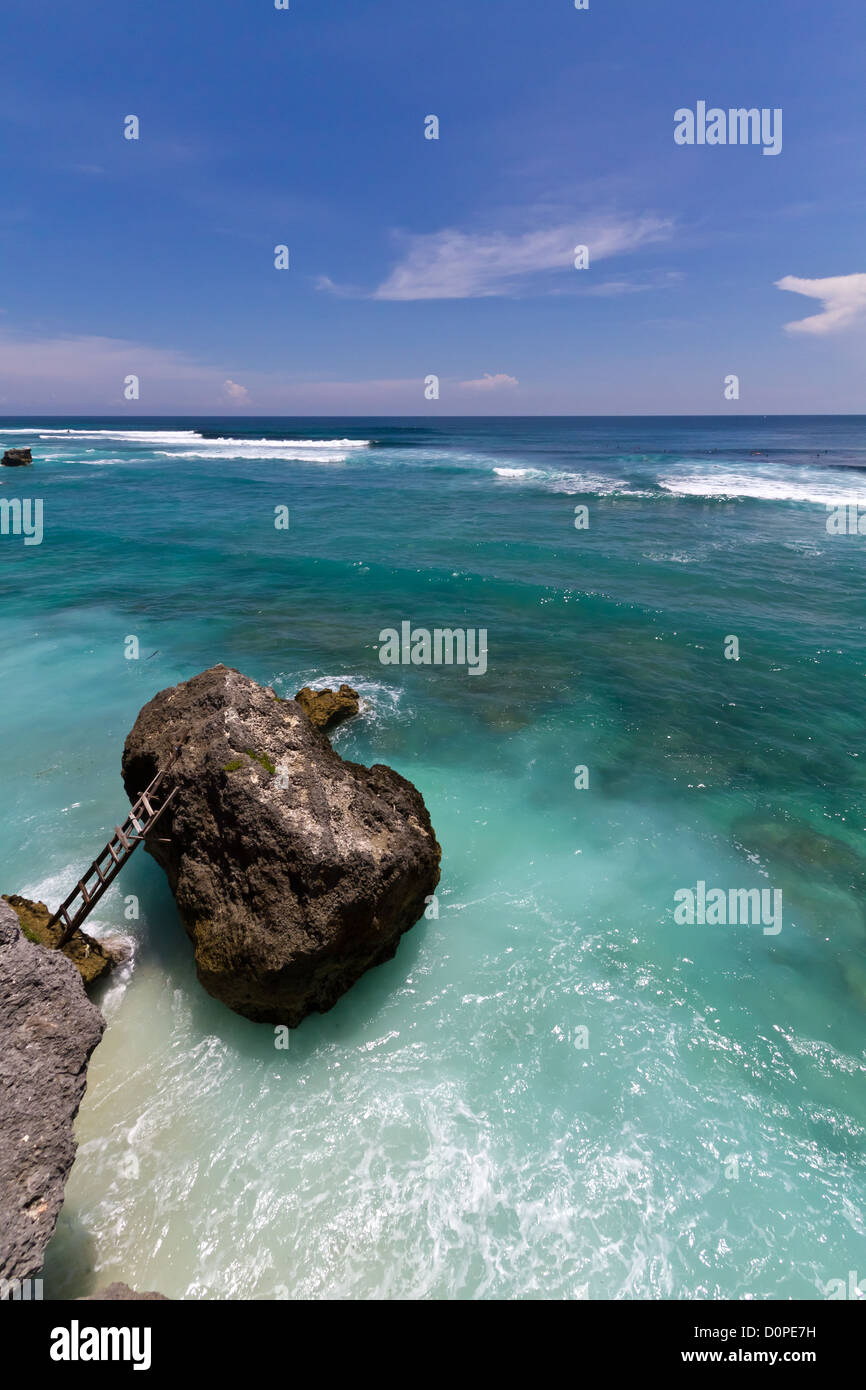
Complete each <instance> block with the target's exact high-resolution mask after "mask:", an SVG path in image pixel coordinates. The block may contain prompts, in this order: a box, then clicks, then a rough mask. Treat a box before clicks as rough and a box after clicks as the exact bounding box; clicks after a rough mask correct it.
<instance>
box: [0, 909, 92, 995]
mask: <svg viewBox="0 0 866 1390" xmlns="http://www.w3.org/2000/svg"><path fill="white" fill-rule="evenodd" d="M3 901H4V902H7V903H8V904H9V906H10V907H11V908H12V909H13V911H14V912H15V915H16V916H17V918H18V921H19V922H20V923H21V930H22V932H23V933H24V935H25V936H26V937H27V940H28V941H35V942H36V944H37V945H39V946H47V948H48V949H49V950H50V951H54V950H56V949H57V943H58V941H59V940H60V935H61V928H60V926H55V927H49V925H48V923H49V922H50V921H51V917H52V913H51V910H50V908H47V907H46V906H45V904H44V903H35V902H31V900H30V899H29V898H22V897H21V895H20V893H4V894H3ZM61 953H62V954H63V955H64V956H66V957H67V958H68V959H69V960H71V961H72V964H73V965H74V966H75V968H76V970H77V971H78V973H79V975H80V976H81V978H82V979H83V981H84V983H85V984H86V985H89V984H91V983H92V982H93V981H94V980H98V979H99V978H100V976H102V975H104V974H105V973H106V971H108V970H110V969H111V967H112V965H114V964H115V961H116V956H115V955H114V954H113V953H112V952H111V951H109V950H106V948H105V946H104V945H103V943H102V942H100V941H97V940H96V938H95V937H93V936H88V935H87V933H86V932H83V931H80V930H79V929H78V928H76V930H75V931H74V932H73V934H72V936H71V937H70V938H69V940H68V941H67V942H66V943H65V945H64V946H62V947H61Z"/></svg>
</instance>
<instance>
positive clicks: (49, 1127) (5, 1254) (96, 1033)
mask: <svg viewBox="0 0 866 1390" xmlns="http://www.w3.org/2000/svg"><path fill="white" fill-rule="evenodd" d="M104 1027H105V1022H104V1020H103V1017H102V1014H101V1013H100V1012H99V1010H98V1009H97V1008H96V1006H95V1005H94V1004H92V1003H91V1002H90V1000H89V999H88V998H87V995H86V994H85V992H84V985H83V983H82V980H81V976H80V975H79V974H78V972H77V971H76V969H75V967H74V966H73V964H72V962H71V961H69V960H67V959H66V957H65V956H64V955H62V954H61V953H60V952H59V951H49V950H46V949H45V948H44V947H43V946H38V945H36V944H35V943H34V942H32V941H28V940H27V938H26V937H25V936H24V934H23V932H22V930H21V924H20V922H19V920H18V917H17V916H16V914H15V913H14V912H13V911H12V908H11V907H9V905H8V904H7V903H5V902H2V901H0V1279H32V1278H33V1277H34V1276H35V1275H37V1274H38V1273H39V1271H40V1269H41V1268H42V1263H43V1254H44V1251H45V1247H46V1245H47V1244H48V1242H49V1240H50V1239H51V1236H52V1234H53V1232H54V1227H55V1225H56V1223H57V1217H58V1214H59V1212H60V1208H61V1205H62V1203H63V1190H64V1187H65V1185H66V1179H67V1177H68V1175H69V1170H70V1168H71V1167H72V1162H73V1159H74V1158H75V1139H74V1136H73V1123H74V1120H75V1116H76V1115H77V1113H78V1107H79V1105H80V1104H81V1098H82V1096H83V1095H84V1091H85V1087H86V1084H87V1063H88V1061H89V1059H90V1055H91V1053H92V1052H93V1049H94V1048H95V1047H96V1045H97V1043H98V1042H99V1040H100V1038H101V1037H102V1032H103V1029H104Z"/></svg>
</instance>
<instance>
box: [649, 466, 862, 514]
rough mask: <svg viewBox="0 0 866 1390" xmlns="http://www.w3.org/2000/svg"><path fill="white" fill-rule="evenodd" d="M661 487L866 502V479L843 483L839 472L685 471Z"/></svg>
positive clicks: (718, 494) (701, 493) (696, 493)
mask: <svg viewBox="0 0 866 1390" xmlns="http://www.w3.org/2000/svg"><path fill="white" fill-rule="evenodd" d="M659 487H662V488H664V490H665V492H670V493H673V494H674V495H675V496H678V497H706V498H731V499H734V498H737V497H748V498H752V499H755V500H758V501H763V502H807V503H812V504H814V505H815V506H822V507H823V506H835V507H843V506H846V505H849V504H850V505H852V506H853V505H859V506H862V505H863V504H864V503H866V478H863V479H858V480H857V481H856V482H854V481H853V480H852V482H848V481H847V480H845V482H844V483H843V481H842V479H841V478H840V477H839V473H838V472H834V474H833V475H832V476H828V477H826V478H824V477H818V476H815V475H813V476H811V477H804V476H803V474H802V473H801V472H798V473H797V474H794V475H793V476H787V477H786V476H780V475H779V474H778V473H772V474H771V473H765V474H760V473H755V472H745V471H744V472H737V471H727V470H726V471H725V472H721V471H719V472H715V473H713V474H707V473H685V474H683V475H681V476H668V477H664V478H659Z"/></svg>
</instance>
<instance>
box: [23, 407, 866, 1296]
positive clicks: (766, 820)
mask: <svg viewBox="0 0 866 1390" xmlns="http://www.w3.org/2000/svg"><path fill="white" fill-rule="evenodd" d="M35 424H38V425H39V426H41V428H40V429H37V428H35V427H34V426H35ZM66 431H69V432H66ZM22 443H32V445H33V448H34V456H35V458H36V465H35V467H34V468H33V469H32V470H26V471H23V470H22V471H20V472H18V471H15V472H13V471H12V470H5V469H4V470H2V476H0V499H2V498H4V497H5V498H11V497H28V496H29V497H32V498H41V499H42V501H43V508H44V529H45V534H44V540H43V543H42V544H41V545H40V546H29V547H26V546H24V544H23V538H22V537H20V536H14V535H4V536H0V573H2V586H3V631H4V642H3V646H2V652H0V676H2V689H3V708H2V716H0V718H2V727H3V768H4V777H3V789H4V794H3V797H2V805H0V865H2V884H0V888H2V891H6V892H15V891H18V892H23V893H26V894H28V895H30V896H35V897H42V898H44V899H45V900H46V901H48V902H49V903H50V904H51V905H52V906H55V905H56V904H57V903H58V902H59V900H60V899H61V897H62V896H63V894H64V893H65V892H66V891H68V889H69V888H70V887H71V886H72V885H73V883H74V881H75V878H76V877H77V875H78V874H79V873H80V872H81V870H82V869H83V868H84V867H85V866H86V864H87V863H88V862H89V860H90V859H91V858H92V856H93V855H94V854H95V853H96V851H97V850H98V849H99V848H100V847H101V846H102V844H103V843H104V841H105V840H106V838H107V836H108V834H109V833H110V831H111V829H112V828H113V826H114V824H115V823H116V822H117V821H118V820H119V819H120V818H121V817H122V815H123V814H124V810H125V804H126V803H125V799H124V795H123V789H122V786H121V783H120V777H119V763H120V754H121V749H122V746H123V740H124V738H125V736H126V733H127V732H128V730H129V728H130V727H131V726H132V723H133V722H134V719H135V716H136V714H137V712H138V710H139V708H140V707H141V705H142V704H143V703H144V702H145V701H146V700H147V699H149V698H150V697H151V696H152V695H153V694H154V693H155V692H156V691H157V690H159V689H162V688H164V687H165V686H167V685H170V684H173V683H175V682H176V681H178V680H183V679H187V678H188V677H189V676H191V675H193V674H194V673H195V672H196V671H199V670H201V669H203V668H204V667H206V666H209V665H212V664H213V663H215V662H217V661H223V662H226V663H227V664H229V665H233V666H237V667H238V668H239V669H241V670H243V671H245V672H246V673H248V674H249V675H251V676H253V677H255V678H256V679H257V680H260V681H262V682H264V683H267V684H273V685H274V687H275V689H276V690H277V691H278V692H279V693H280V694H282V695H291V694H293V693H294V692H295V690H296V689H297V688H298V687H299V686H300V685H301V684H304V683H308V682H311V681H315V682H322V681H327V682H329V683H332V684H333V683H334V682H335V681H339V680H343V679H345V680H348V681H350V682H351V683H352V684H354V685H356V686H357V687H358V688H359V689H360V691H361V693H362V695H363V696H364V702H365V703H364V713H363V717H362V718H361V719H359V720H357V721H355V722H353V723H351V724H349V725H347V726H344V727H343V728H342V729H341V730H340V731H338V733H337V735H336V737H335V744H336V746H337V747H338V748H339V750H340V751H341V752H342V753H343V754H344V756H347V757H351V758H354V759H357V760H360V761H364V762H373V761H383V762H387V763H389V764H391V765H392V766H394V767H395V768H397V769H398V770H399V771H400V772H401V773H403V774H404V775H405V776H407V777H409V778H411V779H412V780H413V781H414V782H415V783H416V785H417V786H418V787H419V788H420V790H421V791H422V793H423V795H424V797H425V800H426V801H427V804H428V807H429V808H430V812H431V815H432V818H433V823H434V826H435V828H436V831H437V834H438V837H439V840H440V842H441V844H442V847H443V875H442V883H441V886H440V890H439V917H438V919H434V920H429V921H428V920H423V921H422V922H420V923H419V924H418V926H416V927H415V928H414V929H413V930H412V932H411V933H410V934H409V935H408V936H407V937H406V938H404V940H403V942H402V944H401V946H400V949H399V951H398V953H397V956H396V957H395V959H394V960H393V961H391V962H389V963H388V964H387V965H385V966H382V967H380V968H379V969H377V970H375V971H373V972H372V973H370V974H369V975H368V976H366V977H365V979H364V980H363V981H361V982H360V983H359V984H358V985H357V986H356V987H355V988H354V989H353V990H352V991H351V992H350V994H348V995H347V996H346V997H345V998H344V999H343V1000H342V1001H341V1003H340V1004H339V1005H338V1006H337V1007H336V1008H335V1009H333V1010H332V1011H331V1012H330V1013H329V1014H327V1015H324V1016H321V1017H319V1016H316V1017H312V1018H310V1019H308V1020H307V1021H305V1023H304V1024H303V1025H302V1026H301V1028H300V1029H298V1030H297V1031H296V1032H294V1033H293V1034H292V1036H291V1043H290V1047H289V1049H288V1051H279V1050H276V1049H275V1047H274V1037H273V1030H272V1029H270V1028H268V1027H266V1026H261V1025H253V1024H250V1023H248V1022H246V1021H245V1020H243V1019H240V1018H238V1017H236V1016H235V1015H233V1014H232V1013H230V1012H229V1011H228V1010H226V1009H225V1008H223V1007H222V1006H221V1005H219V1004H217V1003H216V1002H215V1001H213V1000H211V999H209V998H208V996H207V995H205V994H204V992H203V991H202V990H201V988H200V986H199V985H198V983H197V981H196V978H195V972H194V969H193V967H192V961H191V951H190V948H189V945H188V943H187V940H186V937H185V935H184V933H183V930H182V928H181V926H180V923H179V921H178V919H177V915H176V912H175V909H174V905H173V902H172V899H171V896H170V894H169V892H168V890H167V887H166V885H165V882H164V879H163V876H162V874H161V871H160V870H159V869H158V868H157V867H156V865H155V864H154V863H153V862H152V861H151V860H149V859H148V858H147V856H145V855H144V854H141V855H138V856H136V859H135V860H133V862H132V863H131V865H130V866H129V868H128V869H126V870H125V871H124V874H123V876H122V878H121V879H120V880H119V881H118V885H117V888H116V889H115V890H113V891H112V893H111V894H110V895H109V896H107V897H106V898H105V899H104V900H103V902H102V903H101V904H100V907H99V908H98V910H97V914H96V915H97V917H98V921H99V924H100V928H99V929H100V930H105V931H109V930H111V931H117V930H122V931H123V932H124V933H125V934H126V935H127V936H128V937H129V938H130V940H131V941H132V942H133V943H134V948H135V954H134V960H133V964H132V966H131V967H130V968H128V969H126V970H124V971H122V972H120V973H119V974H118V975H116V976H115V978H114V980H113V981H112V983H111V985H110V987H109V990H108V993H107V996H106V998H105V1000H104V1009H105V1012H106V1015H107V1017H108V1021H109V1022H108V1029H107V1032H106V1035H105V1038H104V1040H103V1042H102V1043H101V1045H100V1047H99V1048H98V1050H97V1052H96V1053H95V1054H94V1057H93V1060H92V1063H91V1067H90V1071H89V1079H88V1091H87V1095H86V1098H85V1101H84V1104H83V1106H82V1109H81V1113H80V1117H79V1121H78V1135H79V1151H78V1157H77V1160H76V1163H75V1167H74V1169H73V1173H72V1176H71V1179H70V1182H69V1185H68V1189H67V1201H66V1204H65V1206H64V1210H63V1213H62V1216H61V1219H60V1223H59V1226H58V1230H57V1234H56V1236H55V1238H54V1240H53V1242H52V1244H51V1246H50V1248H49V1253H48V1259H47V1263H46V1268H45V1280H46V1294H47V1295H49V1296H53V1297H64V1296H70V1295H76V1294H78V1293H83V1292H86V1291H88V1290H89V1289H91V1288H93V1287H97V1286H98V1285H101V1284H104V1283H106V1282H108V1281H109V1280H111V1279H116V1278H117V1279H124V1280H125V1281H127V1282H128V1283H130V1284H132V1285H133V1286H137V1287H139V1288H157V1289H160V1290H161V1291H162V1292H164V1293H166V1294H168V1295H170V1296H172V1297H176V1298H183V1297H245V1298H273V1297H279V1298H297V1297H328V1296H336V1297H360V1298H373V1297H393V1298H407V1297H436V1298H443V1297H457V1298H493V1297H500V1298H501V1297H533V1298H541V1297H556V1298H563V1297H564V1298H608V1297H623V1298H653V1297H663V1298H677V1299H683V1298H707V1297H733V1298H756V1299H760V1298H772V1297H775V1298H778V1297H783V1298H789V1297H794V1298H819V1297H821V1296H822V1289H823V1285H824V1284H825V1283H826V1282H827V1281H829V1280H831V1279H837V1278H839V1279H846V1278H847V1274H848V1271H849V1270H851V1269H859V1270H860V1274H861V1277H862V1275H863V1274H864V1273H866V1256H864V1246H863V1236H864V1217H863V1197H864V1188H866V1177H864V1174H866V1169H864V1149H866V1086H864V1079H866V1051H864V1028H863V1018H864V1009H866V919H864V910H863V903H864V888H866V854H864V851H863V834H864V828H866V804H864V759H866V751H864V747H863V734H862V730H863V702H864V684H863V682H864V674H866V662H864V616H863V615H864V612H866V608H864V600H866V567H864V558H863V548H864V546H866V536H858V535H842V536H835V535H831V534H829V533H828V531H827V526H826V522H827V517H828V505H829V504H839V503H842V502H845V501H852V502H859V503H860V505H862V506H863V507H864V508H866V472H864V471H862V470H863V469H864V468H866V420H861V419H856V420H855V419H848V420H845V419H838V420H805V419H804V420H794V419H771V420H766V421H762V420H744V419H739V420H724V421H723V420H718V421H713V420H696V421H683V420H662V419H649V420H622V419H617V420H572V421H556V420H536V421H530V420H502V421H477V420H462V421H431V420H425V421H420V420H418V421H380V420H357V421H352V420H342V419H341V420H336V421H327V420H303V421H285V420H280V421H274V420H238V419H235V420H230V421H229V420H225V421H206V420H205V421H170V420H166V421H155V420H151V421H147V420H141V421H104V420H103V421H86V422H81V421H48V420H42V421H39V422H22V421H8V422H5V425H4V426H3V427H0V444H2V446H3V447H10V446H15V445H20V444H22ZM825 451H826V452H825ZM581 504H585V505H587V506H588V507H589V517H590V525H589V529H588V530H584V531H578V530H576V529H575V527H574V508H575V506H579V505H581ZM280 505H286V506H288V507H289V508H290V513H291V524H290V529H289V530H288V531H287V532H285V531H277V530H276V529H275V528H274V524H273V521H274V508H275V507H277V506H280ZM403 620H410V621H411V622H412V623H413V624H415V625H417V626H421V627H427V628H434V627H470V628H486V629H487V631H488V646H489V658H488V661H489V666H488V671H487V673H486V675H484V676H478V677H473V676H470V675H469V674H468V673H467V671H466V670H465V669H461V668H446V667H441V668H436V667H402V666H396V667H395V666H383V665H382V664H380V662H379V660H378V657H377V652H376V648H377V647H378V645H379V633H380V631H381V630H382V629H384V628H387V627H399V625H400V623H401V621H403ZM730 635H736V636H738V638H739V641H740V660H739V661H737V662H735V661H728V660H726V659H725V656H724V647H725V640H726V638H727V637H729V636H730ZM129 636H137V637H138V639H139V643H140V658H139V659H138V660H127V659H126V658H125V655H124V652H125V641H126V639H127V638H128V637H129ZM578 765H586V766H587V767H588V768H589V776H590V786H589V789H588V790H584V791H578V790H576V789H575V786H574V780H575V778H574V770H575V768H576V766H578ZM698 880H704V881H705V882H706V883H707V884H708V885H709V886H711V887H723V888H725V889H730V888H744V889H748V888H755V887H777V888H781V889H782V891H783V900H784V912H783V929H782V931H781V933H780V934H779V935H777V936H770V935H766V934H765V933H764V931H763V929H762V926H761V924H760V923H758V924H754V925H732V926H709V925H695V926H680V925H678V924H677V923H676V922H675V920H674V893H675V892H676V891H677V890H678V889H682V888H686V887H694V886H695V885H696V883H697V882H698ZM130 895H134V896H135V897H136V898H137V899H138V902H139V904H140V916H139V917H138V919H137V920H128V919H127V918H126V917H125V902H126V899H127V898H128V897H129V896H130ZM583 1029H585V1030H587V1033H586V1034H584V1033H582V1032H581V1031H580V1030H583ZM583 1042H588V1046H585V1047H584V1046H580V1045H579V1044H581V1043H583ZM576 1044H578V1045H576Z"/></svg>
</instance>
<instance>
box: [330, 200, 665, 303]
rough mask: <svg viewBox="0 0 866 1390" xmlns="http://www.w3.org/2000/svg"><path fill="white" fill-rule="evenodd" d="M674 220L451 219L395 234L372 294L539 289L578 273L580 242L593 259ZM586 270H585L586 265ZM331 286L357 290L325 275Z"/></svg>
mask: <svg viewBox="0 0 866 1390" xmlns="http://www.w3.org/2000/svg"><path fill="white" fill-rule="evenodd" d="M672 231H673V223H672V222H671V221H670V220H668V219H665V218H659V217H650V216H646V217H620V218H613V217H608V218H604V219H601V218H596V219H594V220H591V221H587V222H584V223H580V222H578V221H575V222H574V223H571V224H569V223H564V222H563V223H560V224H558V225H557V226H554V227H544V228H539V229H537V230H535V231H530V232H520V233H512V232H463V231H460V230H458V229H457V228H453V227H449V228H445V229H444V230H443V231H439V232H430V233H425V234H422V235H415V236H413V235H407V234H405V233H401V234H398V235H397V241H398V244H399V245H400V247H401V249H402V255H401V258H400V260H399V262H398V264H397V265H396V266H395V267H394V269H393V270H392V271H391V272H390V274H389V275H388V276H387V278H386V279H385V280H384V281H383V282H382V284H381V285H379V286H378V288H376V289H374V290H373V291H372V293H371V294H370V295H369V297H370V298H372V299H389V300H418V299H481V298H489V297H492V296H514V295H519V294H521V293H527V292H529V291H530V290H536V291H537V290H538V289H539V287H540V284H541V278H542V277H544V276H545V275H550V274H552V273H553V272H555V271H562V272H563V273H566V272H571V273H572V274H574V250H575V247H576V246H586V247H588V249H589V255H590V264H591V265H592V264H594V263H595V262H596V261H601V260H605V259H607V258H608V257H610V256H618V255H626V254H628V253H630V252H634V251H637V250H639V249H640V248H641V247H644V246H648V245H651V244H652V243H654V242H659V241H663V240H665V239H667V238H668V237H669V236H670V235H671V233H672ZM582 273H583V272H582ZM318 287H319V288H320V289H324V290H327V291H329V292H330V293H332V294H337V293H352V291H350V290H346V289H344V288H341V287H340V286H338V285H336V284H334V282H333V281H332V280H330V279H329V278H328V277H327V276H322V277H320V279H319V281H318Z"/></svg>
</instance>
